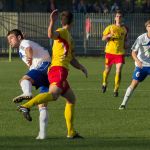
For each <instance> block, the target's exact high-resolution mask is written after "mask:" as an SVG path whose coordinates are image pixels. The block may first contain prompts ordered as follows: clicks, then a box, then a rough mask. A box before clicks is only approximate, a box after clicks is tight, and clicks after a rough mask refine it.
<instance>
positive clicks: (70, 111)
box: [64, 103, 75, 137]
mask: <svg viewBox="0 0 150 150" xmlns="http://www.w3.org/2000/svg"><path fill="white" fill-rule="evenodd" d="M74 105H75V104H71V103H66V107H65V113H64V114H65V119H66V125H67V129H68V135H67V137H72V136H74V135H75V130H74V128H73V120H74Z"/></svg>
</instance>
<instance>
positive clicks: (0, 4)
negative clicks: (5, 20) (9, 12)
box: [0, 0, 4, 11]
mask: <svg viewBox="0 0 150 150" xmlns="http://www.w3.org/2000/svg"><path fill="white" fill-rule="evenodd" d="M3 7H4V5H3V1H2V0H0V11H3Z"/></svg>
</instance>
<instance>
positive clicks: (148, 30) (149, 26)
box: [146, 24, 150, 34]
mask: <svg viewBox="0 0 150 150" xmlns="http://www.w3.org/2000/svg"><path fill="white" fill-rule="evenodd" d="M146 30H147V32H148V33H149V34H150V24H148V25H147V26H146Z"/></svg>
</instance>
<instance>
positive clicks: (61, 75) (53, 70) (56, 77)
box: [48, 28, 74, 94]
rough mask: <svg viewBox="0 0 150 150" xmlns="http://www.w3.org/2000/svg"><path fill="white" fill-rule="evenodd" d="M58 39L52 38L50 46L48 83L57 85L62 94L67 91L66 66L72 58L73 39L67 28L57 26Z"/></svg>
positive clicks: (67, 66)
mask: <svg viewBox="0 0 150 150" xmlns="http://www.w3.org/2000/svg"><path fill="white" fill-rule="evenodd" d="M56 31H57V32H58V33H59V37H58V39H56V40H54V43H53V48H52V62H51V66H50V69H49V72H48V79H49V82H50V84H54V85H57V86H58V87H59V88H61V89H62V91H63V92H62V94H63V93H65V92H66V91H67V89H68V88H69V84H68V81H67V76H68V68H69V64H70V61H71V60H72V58H73V46H74V45H73V39H72V37H71V34H70V33H69V31H68V30H67V29H64V28H59V29H57V30H56Z"/></svg>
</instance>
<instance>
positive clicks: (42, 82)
mask: <svg viewBox="0 0 150 150" xmlns="http://www.w3.org/2000/svg"><path fill="white" fill-rule="evenodd" d="M49 65H50V62H43V63H42V64H41V66H39V68H37V69H32V70H30V71H29V72H28V73H27V74H26V75H28V76H29V77H30V78H32V79H33V80H34V84H33V86H35V87H36V88H39V87H42V89H43V86H44V87H47V88H49V81H48V76H47V70H48V67H49ZM42 91H43V90H42ZM45 91H47V90H45Z"/></svg>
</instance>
